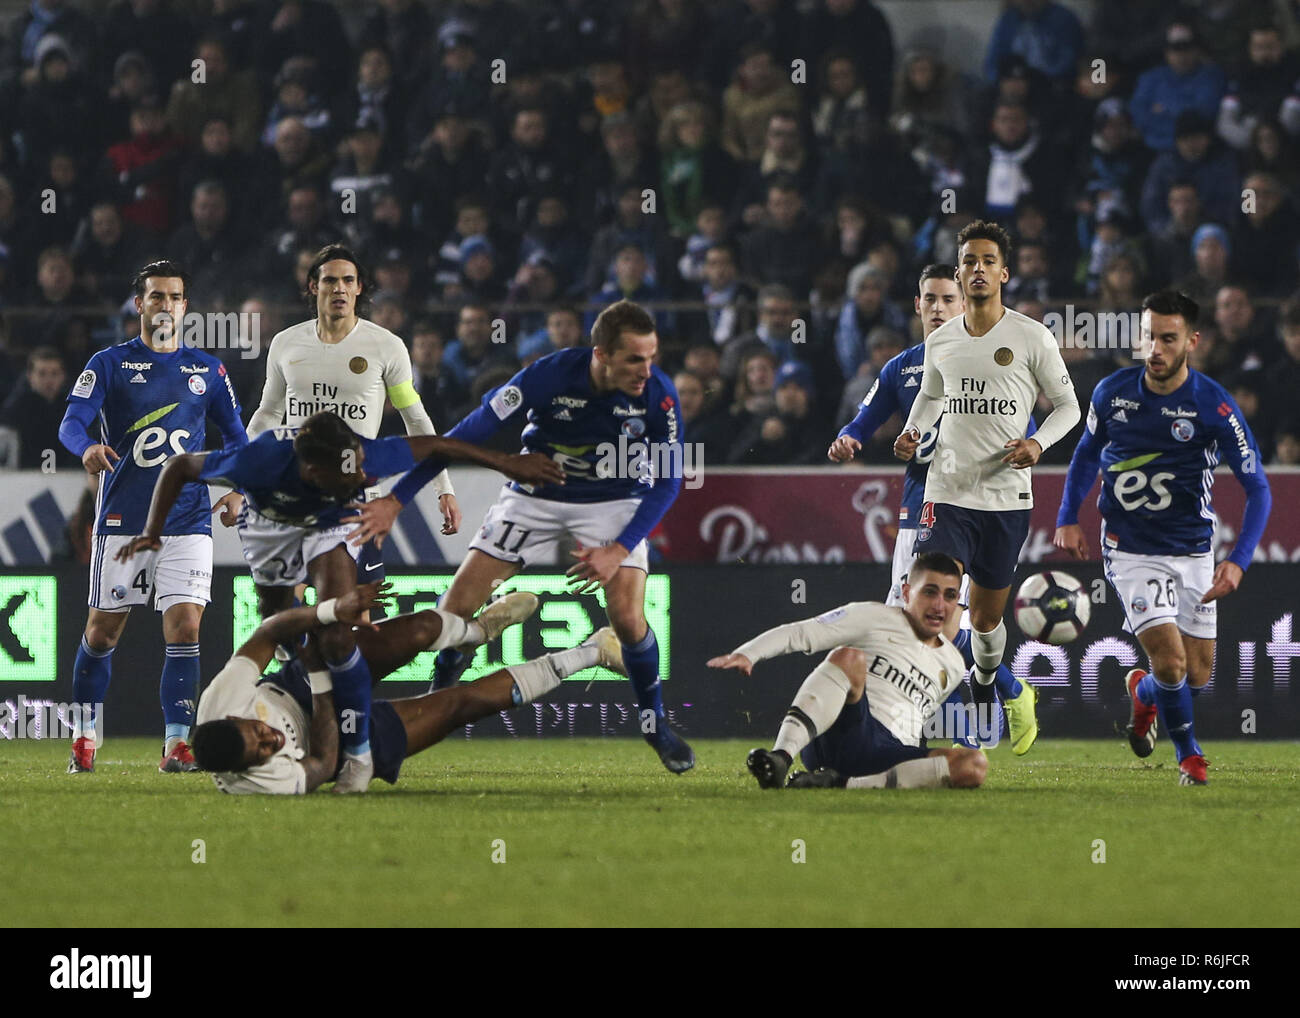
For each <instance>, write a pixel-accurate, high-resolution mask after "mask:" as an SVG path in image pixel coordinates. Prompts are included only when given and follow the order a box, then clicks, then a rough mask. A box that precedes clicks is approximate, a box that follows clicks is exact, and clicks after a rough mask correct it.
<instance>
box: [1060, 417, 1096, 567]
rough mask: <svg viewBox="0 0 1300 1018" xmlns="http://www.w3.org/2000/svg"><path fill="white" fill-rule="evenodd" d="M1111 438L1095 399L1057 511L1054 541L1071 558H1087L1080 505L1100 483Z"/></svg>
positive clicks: (1071, 463) (1067, 474) (1066, 473)
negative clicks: (1094, 486) (1102, 465)
mask: <svg viewBox="0 0 1300 1018" xmlns="http://www.w3.org/2000/svg"><path fill="white" fill-rule="evenodd" d="M1107 441H1109V439H1108V438H1107V436H1106V422H1105V420H1104V419H1103V418H1102V417H1101V416H1100V415H1099V414H1098V413H1097V408H1096V401H1094V403H1093V404H1091V405H1089V407H1088V422H1087V426H1086V427H1085V428H1084V429H1083V434H1082V435H1080V436H1079V444H1078V445H1076V446H1075V447H1074V455H1073V456H1071V457H1070V468H1069V469H1068V470H1067V471H1066V472H1065V490H1064V491H1062V492H1061V508H1060V509H1059V510H1057V513H1056V534H1055V536H1054V537H1053V538H1052V543H1053V544H1054V545H1056V547H1058V548H1060V549H1061V550H1062V551H1064V552H1066V553H1067V554H1069V556H1070V557H1071V558H1075V559H1085V558H1087V557H1088V539H1087V538H1086V537H1085V536H1084V534H1083V528H1082V527H1080V526H1079V507H1080V506H1082V505H1083V500H1084V499H1085V498H1087V497H1088V492H1090V491H1092V486H1093V485H1094V484H1095V483H1096V482H1097V471H1098V470H1100V469H1101V450H1102V449H1103V448H1104V447H1105V445H1106V443H1107Z"/></svg>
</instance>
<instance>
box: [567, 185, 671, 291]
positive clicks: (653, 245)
mask: <svg viewBox="0 0 1300 1018" xmlns="http://www.w3.org/2000/svg"><path fill="white" fill-rule="evenodd" d="M643 201H644V199H643V198H642V196H641V188H640V186H638V185H637V184H627V185H625V186H624V188H623V190H622V191H621V192H620V193H619V196H618V208H617V210H616V214H615V220H614V222H612V223H610V224H609V225H608V226H603V227H601V228H600V229H599V230H597V231H596V236H595V238H594V239H593V240H592V242H591V253H590V255H589V256H588V260H587V277H586V279H585V281H584V283H585V286H584V289H585V291H586V292H587V293H598V292H599V291H600V290H601V289H602V288H603V287H604V286H605V284H606V283H607V282H609V281H610V280H611V279H613V274H614V255H615V254H617V253H618V251H619V249H620V248H621V247H623V246H624V245H625V244H635V245H636V246H637V247H639V248H640V249H641V253H642V254H643V255H645V257H646V265H647V272H648V273H649V274H650V276H651V278H652V280H653V282H655V283H656V284H659V285H662V286H663V287H664V289H665V290H668V291H671V290H672V289H673V288H674V286H675V285H676V281H675V280H674V279H673V261H674V259H673V249H672V245H671V243H670V242H669V240H668V238H667V236H666V235H665V234H664V233H663V231H662V228H661V226H660V222H661V219H662V217H660V216H659V215H649V214H647V213H646V212H644V211H642V203H643Z"/></svg>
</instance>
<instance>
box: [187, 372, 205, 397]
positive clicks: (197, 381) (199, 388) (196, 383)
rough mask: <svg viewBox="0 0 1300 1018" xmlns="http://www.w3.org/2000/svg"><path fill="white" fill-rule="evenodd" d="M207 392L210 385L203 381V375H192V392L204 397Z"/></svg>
mask: <svg viewBox="0 0 1300 1018" xmlns="http://www.w3.org/2000/svg"><path fill="white" fill-rule="evenodd" d="M207 391H208V383H207V382H205V381H204V380H203V376H202V375H190V392H192V393H194V395H196V396H202V395H203V394H204V393H205V392H207Z"/></svg>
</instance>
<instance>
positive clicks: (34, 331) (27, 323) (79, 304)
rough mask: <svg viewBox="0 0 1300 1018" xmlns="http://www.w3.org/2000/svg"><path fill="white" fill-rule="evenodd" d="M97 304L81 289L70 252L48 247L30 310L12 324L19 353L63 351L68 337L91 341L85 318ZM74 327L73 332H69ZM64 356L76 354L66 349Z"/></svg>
mask: <svg viewBox="0 0 1300 1018" xmlns="http://www.w3.org/2000/svg"><path fill="white" fill-rule="evenodd" d="M93 303H94V301H93V300H92V299H91V297H90V295H89V294H87V293H86V292H85V291H84V290H82V289H81V288H80V287H79V286H77V281H76V272H75V270H74V268H73V265H72V259H71V257H69V255H68V252H67V251H66V250H64V249H63V248H61V247H47V248H46V249H45V250H43V251H42V252H41V253H40V256H39V257H38V258H37V260H36V287H35V289H34V291H33V292H32V293H31V295H30V296H29V297H28V298H27V304H28V307H27V308H26V309H25V313H24V314H22V315H21V316H14V317H13V318H11V321H10V332H11V333H12V336H13V346H14V350H15V352H16V353H20V354H25V353H26V352H28V351H30V350H33V349H35V348H36V347H38V346H53V347H55V348H56V349H60V338H61V337H66V336H68V335H75V336H76V337H84V338H88V336H89V326H88V324H87V323H86V322H85V321H84V320H83V315H84V312H85V311H86V309H87V308H88V307H89V306H91V305H92V304H93ZM74 323H75V324H74ZM70 328H71V329H73V332H72V333H69V332H68V330H69V329H70ZM64 353H65V355H67V356H69V357H71V356H73V353H74V351H71V350H68V349H66V348H64ZM78 363H82V362H81V361H79V362H78Z"/></svg>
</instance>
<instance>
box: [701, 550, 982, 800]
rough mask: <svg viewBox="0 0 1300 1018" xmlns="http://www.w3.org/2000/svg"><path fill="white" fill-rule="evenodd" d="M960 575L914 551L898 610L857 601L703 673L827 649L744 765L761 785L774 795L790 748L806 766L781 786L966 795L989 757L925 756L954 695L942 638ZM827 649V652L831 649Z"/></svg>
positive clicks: (957, 659) (780, 629)
mask: <svg viewBox="0 0 1300 1018" xmlns="http://www.w3.org/2000/svg"><path fill="white" fill-rule="evenodd" d="M960 583H961V570H960V569H959V568H958V566H957V563H956V562H954V561H953V560H952V559H951V558H949V557H948V556H946V555H940V554H936V553H933V552H931V553H923V554H920V555H918V556H917V557H916V559H915V560H914V561H913V562H912V568H911V571H910V572H909V573H908V575H907V579H906V581H904V583H903V603H902V605H901V606H897V605H895V606H891V605H884V604H880V603H878V602H874V601H858V602H854V603H852V604H846V605H842V606H841V607H839V608H835V609H832V610H831V611H828V612H825V613H824V614H822V615H818V616H817V617H816V618H813V619H807V620H805V621H803V622H792V623H789V624H788V625H784V626H777V627H776V628H775V629H769V630H768V631H767V632H765V633H762V634H760V635H758V636H756V637H754V639H752V640H750V641H748V642H747V643H743V644H741V645H740V646H739V647H737V648H736V649H735V650H734V651H732V652H731V653H730V654H724V655H722V656H721V657H715V658H712V659H711V660H710V661H709V667H710V668H736V669H738V670H740V671H742V672H744V673H745V674H746V675H749V674H750V673H751V670H752V669H753V667H754V665H755V664H757V663H758V662H759V661H765V660H767V659H768V658H772V657H777V656H778V655H781V654H789V653H792V652H793V651H796V650H800V651H803V652H804V653H805V654H816V653H820V652H821V651H826V650H829V651H830V653H829V654H827V655H826V659H825V660H824V661H822V663H821V664H819V665H818V666H817V667H816V668H814V669H813V670H812V672H811V673H810V674H809V675H808V677H807V678H806V679H804V681H803V685H801V686H800V687H799V692H798V693H797V694H796V695H795V698H794V702H793V703H792V704H791V706H790V709H789V710H788V711H787V712H786V715H785V720H783V721H782V722H781V728H780V730H779V731H778V732H777V736H776V743H775V744H774V745H773V747H772V749H771V750H766V749H754V750H751V751H750V754H749V758H748V760H747V761H746V762H747V765H748V767H749V770H750V773H751V774H753V775H754V777H755V778H757V779H758V784H759V787H760V788H781V787H783V786H785V784H786V775H787V774H788V772H789V770H790V765H791V763H792V762H793V760H794V756H795V754H796V753H799V754H800V755H801V756H802V759H803V762H804V764H805V766H807V767H808V771H807V772H805V773H803V774H797V775H794V776H792V777H791V779H790V782H789V787H793V788H800V787H803V788H808V787H848V788H937V787H940V786H944V785H946V786H949V787H953V788H976V787H978V786H979V785H981V784H983V782H984V774H985V771H986V770H987V767H988V761H987V759H986V758H985V756H984V754H983V753H982V752H981V751H980V750H978V749H972V748H967V747H962V746H954V747H952V748H948V749H929V748H927V747H926V745H925V738H924V732H925V726H926V722H927V721H929V720H930V718H932V717H933V716H934V715H935V714H936V713H938V712H939V710H940V709H941V708H942V707H943V706H944V704H946V703H947V702H949V701H950V700H954V701H955V700H956V698H957V696H958V695H959V691H960V687H961V684H962V680H963V678H964V675H965V670H966V667H965V663H964V662H963V661H962V657H961V652H960V651H958V650H957V648H956V647H954V646H953V645H952V641H950V640H949V639H948V638H947V637H946V636H944V633H943V630H944V626H945V625H946V624H947V623H948V621H949V620H950V619H951V618H952V616H953V614H954V613H956V612H958V611H960V607H959V605H958V602H957V597H958V588H959V586H960ZM831 648H834V649H833V650H832V649H831Z"/></svg>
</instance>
